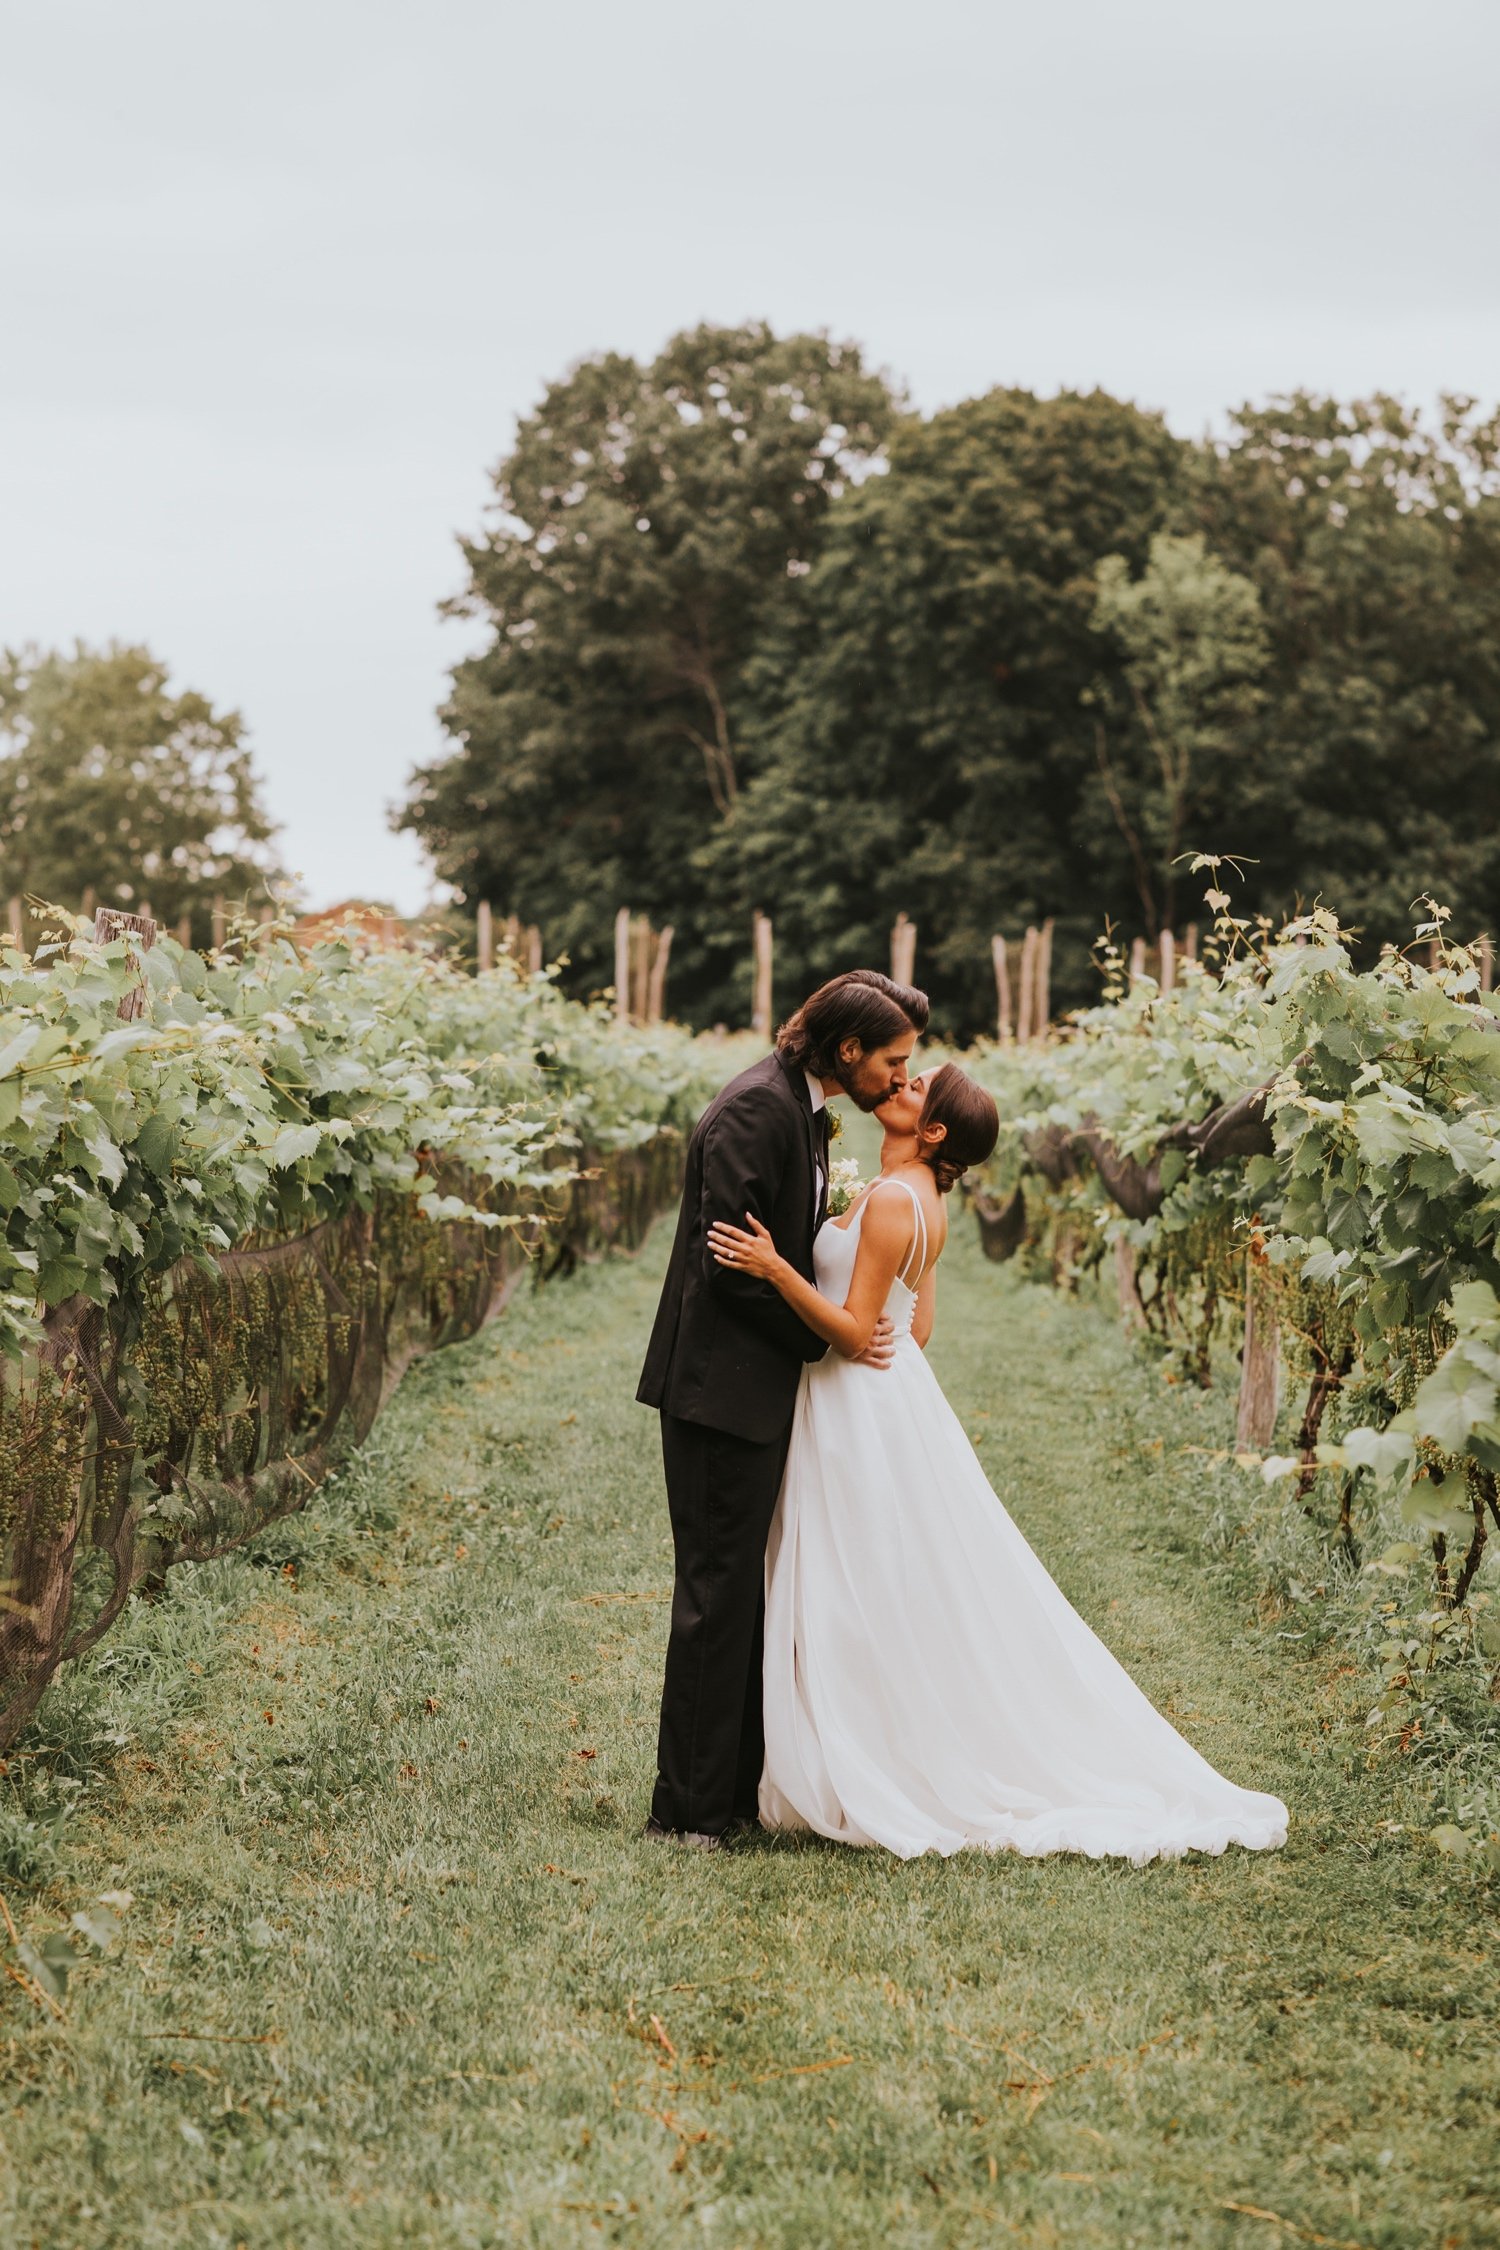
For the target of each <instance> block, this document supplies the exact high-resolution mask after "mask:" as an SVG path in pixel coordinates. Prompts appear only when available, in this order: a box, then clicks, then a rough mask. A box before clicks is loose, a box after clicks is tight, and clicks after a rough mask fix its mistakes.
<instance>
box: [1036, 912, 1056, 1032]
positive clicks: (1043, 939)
mask: <svg viewBox="0 0 1500 2250" xmlns="http://www.w3.org/2000/svg"><path fill="white" fill-rule="evenodd" d="M1052 927H1053V924H1052V916H1051V915H1050V914H1049V915H1048V916H1047V919H1046V921H1045V922H1044V923H1043V924H1042V926H1041V928H1040V929H1039V930H1038V932H1037V938H1036V968H1035V973H1036V1003H1035V1006H1034V1007H1033V1009H1032V1014H1031V1036H1032V1038H1033V1039H1045V1038H1046V1036H1047V1032H1048V1028H1049V1026H1050V1025H1051V1022H1052Z"/></svg>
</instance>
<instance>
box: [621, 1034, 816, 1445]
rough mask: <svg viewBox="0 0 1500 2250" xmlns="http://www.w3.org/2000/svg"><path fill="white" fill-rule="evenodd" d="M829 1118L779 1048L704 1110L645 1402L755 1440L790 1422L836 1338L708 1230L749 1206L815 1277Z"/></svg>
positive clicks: (691, 1148)
mask: <svg viewBox="0 0 1500 2250" xmlns="http://www.w3.org/2000/svg"><path fill="white" fill-rule="evenodd" d="M826 1117H827V1112H826V1111H824V1112H823V1114H822V1116H816V1115H815V1114H814V1112H813V1106H812V1096H811V1095H810V1094H809V1092H808V1088H807V1079H806V1077H805V1076H804V1074H803V1072H802V1071H801V1069H800V1068H798V1067H797V1066H795V1065H788V1064H786V1063H784V1062H783V1061H782V1059H781V1057H780V1056H779V1055H776V1054H772V1055H767V1056H766V1057H765V1059H764V1061H762V1062H758V1063H752V1064H751V1066H750V1068H749V1069H748V1070H744V1071H741V1073H740V1075H739V1077H738V1078H732V1079H731V1080H730V1082H729V1084H728V1085H727V1086H726V1087H725V1088H724V1090H723V1092H722V1093H720V1094H719V1095H717V1096H716V1098H715V1099H714V1100H713V1101H712V1102H711V1103H710V1104H709V1106H708V1108H707V1109H706V1110H705V1111H704V1113H703V1115H702V1116H701V1117H700V1118H699V1120H698V1123H697V1125H696V1126H695V1127H694V1130H693V1137H692V1139H691V1140H690V1141H689V1143H688V1152H687V1174H686V1178H685V1180H684V1183H683V1193H682V1209H681V1212H680V1214H679V1216H678V1220H677V1239H676V1241H675V1242H674V1243H673V1245H672V1262H671V1264H670V1265H669V1266H668V1268H667V1278H666V1281H665V1283H664V1284H663V1287H662V1293H661V1303H660V1304H659V1305H658V1307H657V1312H656V1325H655V1327H654V1328H653V1330H652V1332H651V1343H650V1346H649V1348H648V1350H647V1353H646V1364H645V1366H644V1368H643V1369H642V1371H641V1380H640V1386H639V1388H638V1390H637V1391H636V1397H637V1398H638V1399H639V1400H640V1401H641V1403H642V1404H643V1405H645V1406H657V1407H660V1408H661V1410H662V1412H663V1413H664V1414H674V1415H676V1416H677V1418H678V1419H679V1420H680V1421H684V1422H699V1423H702V1424H704V1425H705V1426H706V1427H707V1428H709V1429H712V1430H727V1431H728V1432H729V1433H730V1435H731V1436H733V1437H740V1438H749V1439H752V1440H753V1441H755V1442H757V1443H759V1444H766V1443H768V1442H769V1441H770V1440H771V1439H772V1438H775V1437H778V1436H779V1435H780V1433H781V1432H782V1430H783V1429H784V1428H785V1427H786V1425H787V1423H788V1422H789V1421H790V1419H791V1413H792V1407H793V1405H794V1403H795V1401H796V1396H797V1381H798V1377H799V1376H800V1374H801V1371H802V1367H803V1365H804V1363H805V1362H806V1361H809V1360H816V1359H821V1358H822V1357H823V1354H824V1353H825V1352H826V1350H827V1349H828V1346H827V1345H826V1344H825V1343H824V1341H823V1339H822V1337H821V1336H815V1335H814V1334H813V1332H812V1330H811V1329H810V1328H808V1327H805V1326H804V1324H803V1323H802V1322H801V1321H800V1320H799V1319H798V1318H797V1315H796V1314H795V1313H794V1312H793V1311H792V1309H791V1306H790V1305H788V1304H787V1303H786V1302H785V1300H784V1299H783V1298H781V1297H778V1296H777V1294H776V1292H775V1290H774V1289H773V1288H772V1287H771V1285H770V1283H769V1282H768V1281H757V1280H755V1279H754V1278H753V1277H752V1276H751V1275H749V1274H744V1273H736V1272H735V1271H734V1270H733V1268H732V1267H729V1266H721V1265H717V1264H716V1263H715V1262H714V1258H713V1254H712V1252H711V1251H710V1250H709V1248H708V1230H709V1228H710V1227H711V1226H712V1225H713V1223H714V1221H715V1220H716V1219H727V1220H728V1221H729V1223H730V1224H731V1225H732V1226H737V1227H742V1226H743V1225H744V1224H745V1214H746V1212H747V1211H752V1212H754V1214H755V1216H756V1218H757V1219H759V1220H760V1222H761V1224H762V1226H765V1227H768V1228H769V1229H770V1232H771V1237H772V1240H773V1241H774V1242H775V1244H776V1247H777V1249H778V1250H779V1251H780V1252H781V1255H782V1256H783V1257H784V1258H785V1259H787V1260H788V1262H789V1263H790V1264H792V1265H794V1266H795V1267H796V1268H797V1271H798V1272H799V1273H802V1274H805V1275H806V1276H807V1278H808V1280H809V1281H810V1280H812V1278H813V1257H812V1248H813V1236H814V1234H815V1233H816V1232H817V1229H818V1227H819V1226H820V1225H821V1223H822V1221H823V1219H824V1217H825V1215H826V1209H827V1192H826V1187H827V1171H828V1159H827V1145H828V1144H827V1127H826V1122H825V1120H826ZM820 1160H821V1162H822V1165H823V1172H824V1194H823V1196H822V1197H821V1198H818V1197H817V1170H816V1167H817V1164H818V1162H819V1161H820Z"/></svg>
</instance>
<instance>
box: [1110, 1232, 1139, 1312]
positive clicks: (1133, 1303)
mask: <svg viewBox="0 0 1500 2250" xmlns="http://www.w3.org/2000/svg"><path fill="white" fill-rule="evenodd" d="M1115 1286H1116V1288H1117V1290H1118V1292H1119V1297H1120V1318H1121V1319H1122V1320H1123V1321H1124V1323H1125V1326H1126V1327H1127V1328H1128V1329H1133V1328H1144V1327H1145V1325H1146V1308H1145V1306H1144V1305H1143V1304H1142V1303H1141V1291H1140V1284H1139V1283H1138V1282H1137V1280H1136V1278H1135V1252H1134V1250H1132V1248H1131V1247H1130V1244H1129V1243H1128V1242H1127V1241H1126V1240H1125V1237H1124V1235H1123V1234H1117V1235H1116V1236H1115Z"/></svg>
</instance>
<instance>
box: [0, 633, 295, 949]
mask: <svg viewBox="0 0 1500 2250" xmlns="http://www.w3.org/2000/svg"><path fill="white" fill-rule="evenodd" d="M167 677H168V675H167V668H166V666H165V665H163V664H162V663H160V662H159V661H158V660H157V658H156V657H154V656H153V655H152V654H151V652H150V650H149V649H146V648H139V647H123V646H121V645H119V644H118V643H114V644H111V645H110V646H109V647H108V648H104V649H91V648H87V647H85V646H84V644H83V643H82V642H79V643H78V644H77V645H76V647H75V648H74V650H73V652H72V654H71V655H65V654H62V653H60V652H58V651H55V650H51V651H49V650H40V649H35V648H29V649H21V650H6V651H5V652H4V654H3V656H0V885H3V895H4V896H7V897H23V898H24V897H28V896H29V897H35V898H41V899H45V900H47V901H49V902H50V903H52V904H54V905H59V906H65V907H68V908H70V909H72V910H74V911H76V910H77V909H78V907H79V906H80V904H81V902H82V900H83V898H84V896H85V894H86V893H87V892H90V891H91V892H92V893H93V894H94V896H95V897H96V899H97V900H98V902H99V903H100V904H101V905H109V906H120V907H123V908H125V909H126V910H127V911H128V912H131V913H139V912H140V911H141V909H142V906H143V905H145V904H149V905H150V908H151V910H152V912H153V913H154V914H155V916H156V917H157V919H158V920H159V921H163V922H167V923H175V922H177V921H178V920H179V919H180V918H181V917H182V916H183V915H187V916H189V917H190V918H191V919H192V921H193V923H194V935H195V938H198V939H206V938H207V936H208V923H209V915H210V912H211V909H212V902H213V899H214V897H215V896H216V895H219V894H222V895H224V896H225V897H227V898H231V899H233V898H237V897H243V896H244V895H245V894H246V893H247V892H250V891H252V890H255V891H260V890H263V888H264V884H265V880H266V875H267V872H268V869H269V866H270V862H269V859H268V855H267V853H266V851H265V846H266V845H267V843H268V841H269V839H270V836H271V834H272V830H271V826H270V823H269V821H268V820H267V818H266V815H265V812H264V810H263V809H262V806H261V801H260V795H259V790H258V786H257V783H256V779H255V775H254V771H253V769H252V766H251V762H250V753H249V751H248V749H247V748H246V746H245V743H244V739H243V737H244V722H243V721H242V720H241V718H240V716H239V714H238V713H237V712H234V711H227V712H220V711H215V709H214V708H213V706H212V704H211V703H210V702H209V701H208V699H207V698H206V697H205V696H202V695H199V694H196V693H194V692H193V691H191V690H189V691H187V692H185V693H183V694H181V695H174V694H172V693H171V692H170V691H169V689H168V685H167Z"/></svg>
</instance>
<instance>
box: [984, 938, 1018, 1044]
mask: <svg viewBox="0 0 1500 2250" xmlns="http://www.w3.org/2000/svg"><path fill="white" fill-rule="evenodd" d="M990 954H991V956H992V958H993V960H994V963H995V1000H996V1004H997V1007H998V1010H999V1022H998V1032H999V1038H1000V1044H1001V1046H1002V1047H1008V1046H1009V1044H1010V1042H1011V1040H1012V1039H1013V1038H1014V1037H1015V1023H1014V1020H1013V1018H1012V1016H1011V1012H1010V961H1009V957H1008V955H1007V953H1006V950H1005V940H1004V938H1003V937H992V938H991V939H990Z"/></svg>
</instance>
